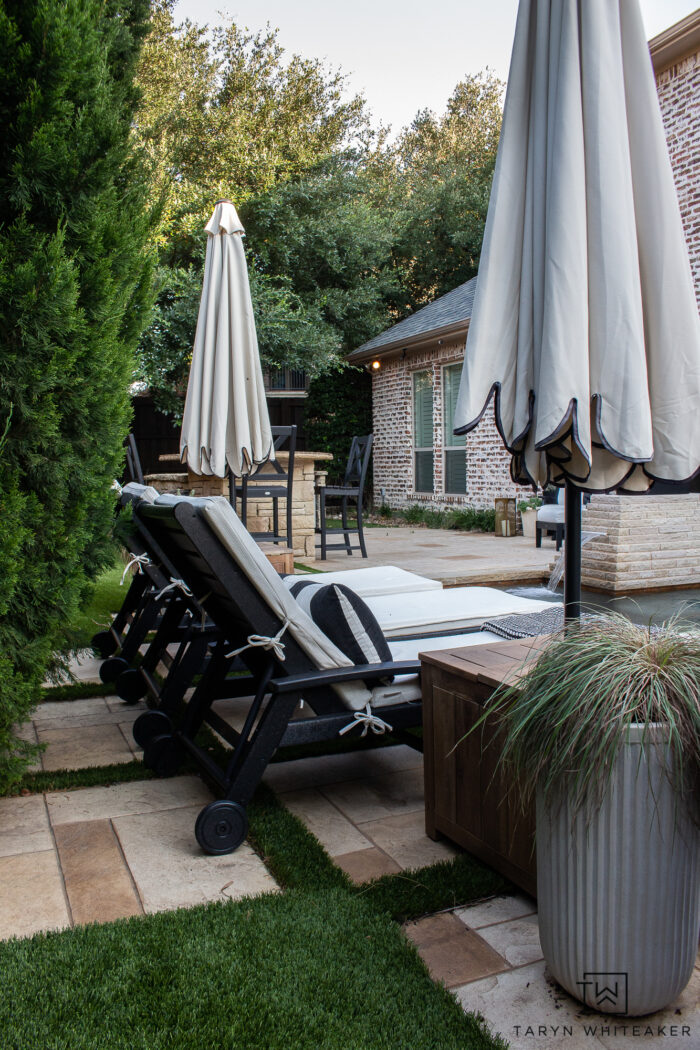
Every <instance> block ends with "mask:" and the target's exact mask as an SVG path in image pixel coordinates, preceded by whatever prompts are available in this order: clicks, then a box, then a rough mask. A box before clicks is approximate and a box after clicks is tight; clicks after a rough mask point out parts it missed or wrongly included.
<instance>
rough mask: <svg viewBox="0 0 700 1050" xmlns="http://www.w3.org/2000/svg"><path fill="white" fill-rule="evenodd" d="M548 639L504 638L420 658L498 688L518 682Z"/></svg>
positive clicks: (546, 637) (428, 654)
mask: <svg viewBox="0 0 700 1050" xmlns="http://www.w3.org/2000/svg"><path fill="white" fill-rule="evenodd" d="M548 640H549V638H548V636H547V635H538V636H537V637H536V638H522V639H518V640H517V641H508V640H506V639H503V641H499V642H486V643H485V644H484V645H465V646H461V647H458V648H455V649H441V650H439V651H436V652H425V653H419V654H418V655H419V659H420V660H421V662H422V663H425V664H429V665H430V666H431V667H437V668H439V669H440V670H443V671H450V672H451V673H453V674H457V675H459V676H460V677H462V678H465V679H466V680H468V681H472V682H480V683H481V684H482V685H486V686H493V687H494V688H496V687H497V686H499V685H501V684H502V683H503V682H504V681H506V680H508V681H517V679H518V678H519V677H521V675H522V673H523V671H524V669H525V667H526V664H529V663H531V662H532V661H533V660H536V659H537V657H538V655H539V653H540V651H541V650H542V649H543V648H544V646H545V645H546V644H547V642H548Z"/></svg>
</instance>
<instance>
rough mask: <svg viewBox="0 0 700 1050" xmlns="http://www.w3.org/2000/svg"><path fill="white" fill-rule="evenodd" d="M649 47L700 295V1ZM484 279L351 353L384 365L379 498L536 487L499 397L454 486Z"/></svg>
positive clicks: (376, 402) (447, 497)
mask: <svg viewBox="0 0 700 1050" xmlns="http://www.w3.org/2000/svg"><path fill="white" fill-rule="evenodd" d="M649 49H650V53H651V57H652V62H653V64H654V70H655V73H656V82H657V87H658V92H659V102H660V104H661V112H662V116H663V120H664V126H665V129H666V137H667V141H668V148H669V154H670V157H671V164H672V167H673V172H674V177H675V181H676V188H677V191H678V198H679V202H680V206H681V214H682V216H683V223H684V228H685V232H686V239H687V242H688V249H689V254H690V262H691V269H692V272H693V276H694V280H695V289H696V296H697V298H698V301H699V302H700V179H699V178H698V170H699V166H700V10H698V11H696V12H695V13H694V14H692V15H689V16H688V17H687V18H685V19H683V20H682V21H681V22H678V23H677V24H676V25H674V26H671V27H670V29H667V30H665V32H663V33H661V34H659V36H657V37H655V38H654V39H653V40H652V41H651V42H650V45H649ZM474 284H475V280H473V281H469V282H467V284H465V285H461V286H460V288H457V289H454V291H452V292H449V293H448V294H447V295H445V296H442V297H441V298H440V299H438V300H436V301H435V302H433V303H431V304H429V305H428V306H426V307H424V308H423V309H422V310H418V311H417V312H416V313H415V314H412V315H411V316H410V317H408V318H406V319H405V320H403V321H401V322H399V324H397V325H394V327H393V328H390V329H388V331H386V332H382V333H381V334H380V335H378V336H376V337H375V338H374V339H371V340H369V342H367V343H365V344H364V345H363V346H361V347H359V348H358V349H357V350H355V351H353V353H352V354H351V355H350V360H351V361H352V362H353V363H356V364H365V365H366V366H367V367H370V368H372V362H375V364H376V365H377V367H376V369H374V368H373V369H372V371H373V376H372V404H373V428H374V500H375V502H376V503H382V502H386V503H388V504H389V505H390V506H392V507H404V506H407V505H409V504H414V503H422V504H424V505H427V506H432V507H452V506H456V507H459V506H473V507H479V508H482V507H493V501H494V498H495V497H497V496H516V497H517V498H525V497H527V496H528V495H531V494H532V493H531V490H529V489H525V488H522V487H521V486H516V485H514V484H513V482H512V481H511V478H510V456H509V455H508V453H507V452H506V450H505V448H504V447H503V443H502V441H501V438H500V435H499V433H498V431H497V429H496V424H495V422H494V416H493V407H492V404H491V405H490V406H489V408H488V409H487V411H486V413H485V415H484V418H483V419H482V421H481V422H480V424H479V426H478V427H477V428H476V429H475V430H473V431H472V432H471V434H468V435H467V437H466V449H465V453H466V455H465V471H466V481H465V484H464V492H463V493H460V494H454V493H449V492H448V491H446V478H445V463H446V453H445V437H446V434H445V425H444V416H445V383H444V378H443V377H444V372H443V369H444V368H445V367H446V366H447V367H448V366H449V365H452V364H459V363H461V362H462V361H463V359H464V347H465V344H466V338H467V332H468V329H469V319H470V317H471V304H472V301H473V295H474ZM416 373H427V374H428V375H429V377H430V380H431V383H432V394H433V397H432V444H433V486H432V492H426V491H417V486H416V474H417V470H418V468H417V466H416V457H415V449H414V397H413V383H414V375H415V374H416ZM424 487H425V486H424Z"/></svg>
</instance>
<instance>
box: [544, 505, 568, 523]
mask: <svg viewBox="0 0 700 1050" xmlns="http://www.w3.org/2000/svg"><path fill="white" fill-rule="evenodd" d="M537 520H538V521H541V522H542V523H543V524H544V523H545V522H546V523H547V524H549V525H557V524H559V523H560V522H563V521H564V520H565V512H564V508H563V507H560V506H559V504H558V503H545V505H544V507H540V509H539V510H538V511H537Z"/></svg>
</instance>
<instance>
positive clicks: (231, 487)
mask: <svg viewBox="0 0 700 1050" xmlns="http://www.w3.org/2000/svg"><path fill="white" fill-rule="evenodd" d="M227 473H228V501H229V503H230V504H231V506H232V507H233V509H234V510H235V509H236V479H235V478H234V476H233V473H232V471H231V468H230V467H228V468H227Z"/></svg>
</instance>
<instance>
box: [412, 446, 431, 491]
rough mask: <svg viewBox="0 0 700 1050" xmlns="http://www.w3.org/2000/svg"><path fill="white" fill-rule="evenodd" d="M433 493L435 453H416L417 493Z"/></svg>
mask: <svg viewBox="0 0 700 1050" xmlns="http://www.w3.org/2000/svg"><path fill="white" fill-rule="evenodd" d="M432 491H433V453H432V452H416V492H432Z"/></svg>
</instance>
